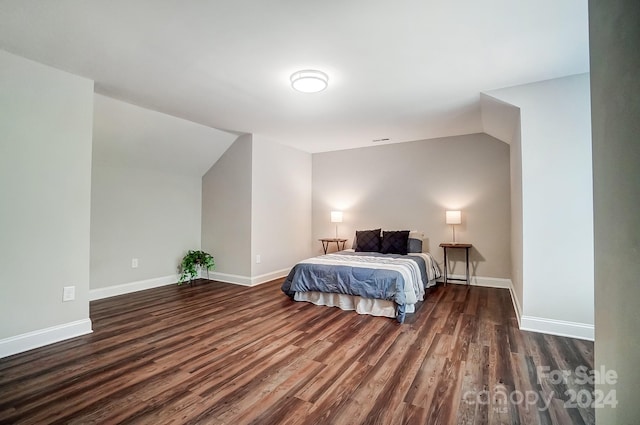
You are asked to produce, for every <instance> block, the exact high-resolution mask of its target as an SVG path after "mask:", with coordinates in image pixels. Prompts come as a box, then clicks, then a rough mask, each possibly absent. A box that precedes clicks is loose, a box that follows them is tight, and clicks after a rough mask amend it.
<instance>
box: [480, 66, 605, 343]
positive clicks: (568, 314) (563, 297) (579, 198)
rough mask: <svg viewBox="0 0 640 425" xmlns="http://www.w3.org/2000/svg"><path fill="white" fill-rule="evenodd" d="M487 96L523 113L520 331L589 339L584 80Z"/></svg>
mask: <svg viewBox="0 0 640 425" xmlns="http://www.w3.org/2000/svg"><path fill="white" fill-rule="evenodd" d="M489 94H490V95H491V96H493V97H496V98H498V99H500V100H502V101H504V102H508V103H510V104H512V105H515V106H517V107H518V108H520V125H521V127H520V129H521V132H520V134H521V138H520V144H519V148H518V147H517V146H515V147H514V153H515V151H518V150H519V151H520V155H518V156H513V157H512V162H513V164H512V165H513V168H514V172H515V173H516V175H515V176H514V179H515V180H517V178H518V177H521V192H520V193H521V196H522V243H523V247H522V252H523V257H522V258H523V260H522V281H523V305H522V306H521V307H522V322H521V323H522V326H523V328H525V329H528V330H537V331H543V332H551V333H560V334H567V335H575V336H580V337H583V338H593V215H592V209H593V195H592V167H591V123H590V107H589V75H588V74H581V75H574V76H570V77H564V78H558V79H554V80H547V81H541V82H537V83H531V84H526V85H522V86H516V87H509V88H505V89H500V90H494V91H491V92H489ZM518 172H519V174H520V175H519V176H518V175H517V173H518ZM515 180H514V183H516V184H517V182H516V181H515ZM515 212H516V211H514V213H515ZM549 294H554V296H553V297H550V296H549Z"/></svg>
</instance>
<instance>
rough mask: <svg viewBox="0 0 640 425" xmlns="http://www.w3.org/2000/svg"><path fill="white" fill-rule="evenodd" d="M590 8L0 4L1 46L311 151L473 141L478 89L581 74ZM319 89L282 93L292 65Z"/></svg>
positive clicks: (469, 3) (350, 0)
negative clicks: (314, 75) (456, 138)
mask: <svg viewBox="0 0 640 425" xmlns="http://www.w3.org/2000/svg"><path fill="white" fill-rule="evenodd" d="M587 19H588V17H587V1H586V0H562V1H558V0H517V1H514V0H484V1H476V0H452V1H442V0H402V1H388V0H347V1H335V0H325V1H309V0H269V1H267V0H208V1H205V0H187V1H178V0H173V1H169V0H115V1H114V0H111V1H104V0H103V1H97V0H56V1H48V0H39V1H36V0H13V1H7V0H0V48H2V49H4V50H7V51H9V52H12V53H15V54H18V55H21V56H24V57H27V58H30V59H33V60H36V61H38V62H41V63H44V64H47V65H51V66H53V67H56V68H59V69H62V70H66V71H68V72H71V73H73V74H77V75H81V76H84V77H87V78H90V79H93V80H95V82H96V91H97V92H98V93H101V94H105V95H107V96H111V97H115V98H117V99H121V100H125V101H127V102H130V103H133V104H136V105H139V106H143V107H145V108H149V109H152V110H156V111H160V112H164V113H167V114H170V115H174V116H177V117H181V118H185V119H188V120H191V121H194V122H196V123H200V124H204V125H207V126H210V127H214V128H218V129H223V130H230V131H233V132H237V133H244V132H247V133H256V134H260V135H262V136H264V137H266V138H269V139H271V140H274V141H277V142H280V143H284V144H287V145H291V146H294V147H297V148H299V149H302V150H305V151H308V152H321V151H328V150H335V149H345V148H353V147H361V146H370V145H371V144H372V140H373V139H382V138H389V139H390V140H389V143H393V142H404V141H411V140H418V139H424V138H432V137H441V136H449V135H456V134H466V133H473V132H478V131H482V122H481V117H480V92H482V91H485V90H491V89H496V88H501V87H507V86H512V85H518V84H524V83H529V82H533V81H540V80H545V79H550V78H556V77H561V76H566V75H571V74H578V73H583V72H588V70H589V56H588V20H587ZM307 68H312V69H319V70H322V71H324V72H326V73H327V74H328V75H329V87H328V89H327V90H325V91H323V92H320V93H316V94H303V93H299V92H296V91H294V90H293V89H292V88H291V86H290V81H289V76H290V75H291V74H292V73H293V72H295V71H297V70H300V69H307Z"/></svg>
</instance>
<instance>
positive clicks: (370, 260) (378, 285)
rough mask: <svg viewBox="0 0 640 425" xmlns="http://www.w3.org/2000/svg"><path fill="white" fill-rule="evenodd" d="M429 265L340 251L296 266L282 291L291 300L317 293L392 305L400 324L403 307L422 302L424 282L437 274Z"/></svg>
mask: <svg viewBox="0 0 640 425" xmlns="http://www.w3.org/2000/svg"><path fill="white" fill-rule="evenodd" d="M429 262H430V263H432V264H430V265H429V266H427V264H426V263H427V262H426V261H425V259H424V258H422V257H420V256H414V255H397V254H380V253H377V252H376V253H372V252H347V251H341V252H340V253H337V254H328V255H322V256H319V257H314V258H311V259H308V260H305V261H302V262H300V263H298V264H296V265H295V266H294V267H293V269H292V270H291V272H290V273H289V275H288V276H287V278H286V279H285V281H284V283H283V284H282V291H283V292H284V293H285V294H287V295H288V296H289V297H291V298H292V299H293V297H294V295H295V293H296V292H309V291H317V292H327V293H338V294H347V295H357V296H360V297H363V298H374V299H381V300H389V301H393V302H395V303H396V304H397V305H398V309H397V320H398V321H399V322H400V323H403V322H404V319H405V315H406V307H405V306H406V304H414V303H415V302H417V301H420V300H422V299H423V296H424V289H425V288H426V285H427V283H428V281H429V280H430V279H434V278H435V277H438V276H439V274H440V273H439V270H438V268H437V265H435V261H429Z"/></svg>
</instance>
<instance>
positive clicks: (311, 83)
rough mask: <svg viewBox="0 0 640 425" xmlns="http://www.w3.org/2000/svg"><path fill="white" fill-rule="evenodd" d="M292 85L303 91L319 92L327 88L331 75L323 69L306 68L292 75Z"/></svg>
mask: <svg viewBox="0 0 640 425" xmlns="http://www.w3.org/2000/svg"><path fill="white" fill-rule="evenodd" d="M290 79H291V87H293V88H294V89H295V90H297V91H300V92H303V93H317V92H319V91H322V90H324V89H326V88H327V86H328V84H329V77H328V76H327V74H325V73H324V72H322V71H316V70H313V69H306V70H304V71H298V72H294V73H293V74H292V75H291V78H290Z"/></svg>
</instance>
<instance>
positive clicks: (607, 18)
mask: <svg viewBox="0 0 640 425" xmlns="http://www.w3.org/2000/svg"><path fill="white" fill-rule="evenodd" d="M589 21H590V33H589V38H590V44H591V45H590V52H591V94H592V99H591V105H592V106H591V107H592V120H593V190H594V192H593V193H594V195H593V197H594V224H595V298H596V309H595V325H596V342H595V368H596V369H598V370H599V369H600V368H601V367H604V368H605V369H606V370H614V371H616V372H617V375H618V380H617V382H615V383H613V382H612V383H611V384H605V383H598V384H597V385H596V390H598V391H601V392H602V394H603V395H610V394H613V395H614V399H615V400H617V402H618V404H617V406H615V408H614V407H612V406H611V405H610V404H607V405H606V406H605V407H604V408H599V409H596V420H597V423H598V424H620V425H631V424H637V423H638V418H640V403H638V394H637V389H638V384H640V368H639V367H638V358H639V354H638V353H640V333H639V332H638V330H639V329H640V309H639V308H638V303H639V301H640V283H639V281H638V276H640V255H639V254H640V248H639V247H640V213H638V207H639V206H640V142H639V141H638V135H640V119H639V118H640V102H638V99H640V79H638V70H639V69H640V52H639V51H638V41H640V26H639V25H638V23H639V22H640V4H639V3H638V2H637V1H636V0H615V1H606V2H603V1H593V0H592V1H590V2H589ZM611 391H613V392H614V393H611Z"/></svg>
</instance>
